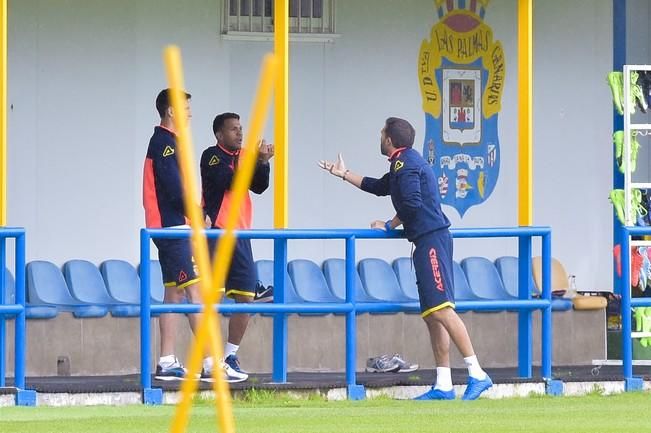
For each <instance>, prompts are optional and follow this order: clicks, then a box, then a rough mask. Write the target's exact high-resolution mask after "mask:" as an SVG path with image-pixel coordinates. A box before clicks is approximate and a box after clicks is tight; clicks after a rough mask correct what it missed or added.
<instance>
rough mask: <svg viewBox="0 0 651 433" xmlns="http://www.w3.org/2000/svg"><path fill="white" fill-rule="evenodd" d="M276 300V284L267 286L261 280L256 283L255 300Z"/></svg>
mask: <svg viewBox="0 0 651 433" xmlns="http://www.w3.org/2000/svg"><path fill="white" fill-rule="evenodd" d="M273 300H274V286H267V287H265V286H264V285H263V284H262V283H261V282H260V281H258V282H257V283H256V285H255V295H253V302H273Z"/></svg>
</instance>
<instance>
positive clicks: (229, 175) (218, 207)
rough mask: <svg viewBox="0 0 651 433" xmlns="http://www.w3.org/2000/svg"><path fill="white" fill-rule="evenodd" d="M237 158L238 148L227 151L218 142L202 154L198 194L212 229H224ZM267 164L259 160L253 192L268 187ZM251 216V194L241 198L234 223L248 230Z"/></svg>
mask: <svg viewBox="0 0 651 433" xmlns="http://www.w3.org/2000/svg"><path fill="white" fill-rule="evenodd" d="M239 159H240V151H239V150H237V151H229V150H226V149H224V148H223V147H221V146H219V145H215V146H210V147H209V148H207V149H206V150H204V151H203V154H202V155H201V189H202V192H201V196H202V201H203V209H204V213H205V214H206V215H208V216H209V217H210V219H211V221H212V226H213V227H214V228H224V226H225V222H226V215H227V214H228V210H229V208H230V206H231V185H232V183H233V178H234V177H235V170H236V169H237V166H238V163H239ZM269 173H270V167H269V164H268V163H267V164H263V163H261V162H259V161H258V163H257V165H256V167H255V171H254V173H253V179H252V180H251V186H250V187H249V189H250V190H251V191H252V192H254V193H255V194H262V193H263V192H264V191H265V190H266V189H267V188H268V187H269ZM252 219H253V206H252V203H251V197H250V196H249V195H247V196H246V197H244V202H243V203H242V207H241V208H240V214H239V215H238V220H237V226H236V228H239V229H250V228H251V222H252Z"/></svg>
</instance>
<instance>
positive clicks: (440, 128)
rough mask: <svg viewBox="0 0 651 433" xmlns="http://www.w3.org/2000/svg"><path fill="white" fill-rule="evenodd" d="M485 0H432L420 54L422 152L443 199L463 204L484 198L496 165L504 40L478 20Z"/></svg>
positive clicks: (465, 207)
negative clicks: (429, 22)
mask: <svg viewBox="0 0 651 433" xmlns="http://www.w3.org/2000/svg"><path fill="white" fill-rule="evenodd" d="M489 1H490V0H435V1H434V4H435V8H436V13H437V14H438V19H439V20H438V22H437V23H436V24H434V26H433V27H432V30H431V32H430V39H429V40H424V41H423V43H422V44H421V47H420V53H419V56H418V78H419V84H420V90H421V95H422V101H423V111H424V112H425V125H426V130H425V143H424V146H423V156H424V157H425V159H426V160H427V161H428V162H429V164H430V166H431V167H432V170H434V174H436V177H437V178H438V185H439V195H440V198H441V202H442V203H443V204H447V205H449V206H452V207H454V208H455V209H456V210H457V211H458V212H459V215H461V216H462V217H463V215H464V214H465V213H466V211H467V210H468V209H469V208H470V207H471V206H475V205H479V204H481V203H483V202H484V201H486V200H487V199H488V197H490V195H491V193H492V192H493V190H494V189H495V185H496V184H497V179H498V177H499V169H500V146H499V139H498V113H499V111H500V110H501V101H502V91H503V88H504V77H505V60H504V51H503V49H502V44H501V43H500V42H499V41H495V40H493V31H492V29H491V28H490V27H489V26H488V25H487V24H486V23H485V22H484V15H485V13H486V8H487V7H488V3H489Z"/></svg>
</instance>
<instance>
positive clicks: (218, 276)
mask: <svg viewBox="0 0 651 433" xmlns="http://www.w3.org/2000/svg"><path fill="white" fill-rule="evenodd" d="M165 60H166V65H167V68H168V71H173V70H175V64H178V65H180V55H179V53H178V49H175V48H168V49H167V50H166V52H165ZM276 69H277V66H276V64H275V58H274V57H273V56H265V59H264V61H263V67H262V71H261V77H260V83H259V87H258V94H257V97H256V100H255V102H254V108H253V113H252V116H251V128H250V131H249V133H248V134H247V136H246V140H245V148H246V149H248V150H247V151H246V152H244V155H243V158H242V162H241V165H240V167H239V168H238V171H237V173H236V175H235V179H234V183H233V202H232V206H231V208H230V209H229V213H228V214H227V217H226V227H225V228H224V229H225V232H224V234H223V235H222V237H220V239H219V242H218V245H217V254H216V256H215V262H214V265H215V266H214V272H212V274H211V273H210V272H209V271H208V272H202V270H201V269H202V267H205V268H209V266H208V264H207V246H206V241H205V236H204V234H203V227H202V224H203V222H202V219H201V215H200V214H198V211H199V208H198V206H197V205H196V204H195V203H194V202H193V201H192V197H195V196H196V189H195V188H194V180H193V179H194V173H193V171H192V168H191V167H192V165H191V163H192V154H191V153H190V152H187V153H186V152H180V153H186V156H187V159H186V158H185V157H184V158H181V159H180V160H179V161H180V163H181V164H183V165H185V164H189V168H188V170H183V169H182V175H183V181H184V184H185V185H186V187H187V186H188V185H191V186H190V187H189V188H186V190H185V200H186V208H188V207H193V208H194V209H195V210H196V212H195V211H192V212H190V211H189V210H188V214H189V215H190V220H191V224H192V228H193V240H194V239H195V238H194V235H195V233H198V234H199V237H198V238H197V240H195V242H194V246H195V251H196V250H197V249H198V250H201V252H200V253H199V254H200V259H199V260H198V262H197V263H198V265H199V267H200V269H199V272H200V275H201V276H202V278H201V289H202V298H203V302H204V314H203V317H202V319H201V320H200V324H199V328H198V330H197V335H196V338H195V341H194V344H193V347H192V348H191V351H190V356H189V364H188V377H194V376H195V375H196V374H197V373H198V370H199V368H200V365H201V358H202V350H203V348H204V347H205V345H206V339H208V343H209V345H210V353H211V355H212V356H213V358H214V359H215V360H220V359H222V358H223V351H222V349H221V347H222V343H221V334H219V333H218V332H216V329H217V327H218V325H219V324H218V321H217V318H216V315H215V312H214V306H215V303H216V302H217V301H218V298H219V293H220V292H218V291H217V290H215V288H217V287H224V282H225V280H226V270H227V269H228V268H229V264H230V262H231V259H232V255H233V249H234V245H235V236H234V233H233V230H234V229H235V225H236V222H237V216H238V214H239V210H240V209H241V206H242V202H243V200H244V198H245V194H246V193H247V191H248V188H249V185H250V183H251V178H252V177H253V171H254V170H255V164H256V160H257V155H258V146H257V142H258V140H259V138H260V137H261V136H262V129H263V127H264V123H265V120H266V115H267V111H268V106H269V103H270V100H271V95H272V93H273V87H272V84H273V79H274V75H275V73H276ZM177 70H178V72H176V73H169V72H168V74H169V75H170V82H171V83H175V84H176V86H173V85H170V87H171V88H174V89H182V88H183V81H182V78H181V79H180V80H179V79H176V80H175V79H174V77H175V74H180V66H178V67H177ZM176 93H177V97H178V98H179V99H181V98H182V97H183V95H182V93H181V92H176ZM173 102H174V101H173ZM181 109H182V108H174V111H175V112H182V111H179V110H181ZM184 121H185V118H184V120H183V122H184ZM177 132H179V131H177ZM181 141H184V142H185V144H183V145H181V146H180V148H184V146H188V147H189V148H190V149H191V144H189V142H188V141H187V140H182V139H181V137H180V136H179V142H181ZM195 222H196V224H195ZM204 259H205V260H204ZM217 265H219V266H217ZM211 288H212V289H211ZM213 379H214V388H213V389H214V391H215V395H216V396H217V399H216V404H217V410H218V414H219V415H220V416H219V422H220V424H219V426H220V431H221V432H223V433H231V432H234V430H235V425H234V421H233V416H232V404H231V398H230V392H229V390H228V385H227V384H226V382H225V381H224V378H223V376H222V371H221V369H220V368H218V367H217V365H215V368H213ZM196 389H197V382H196V381H193V380H188V381H185V382H184V383H183V384H182V386H181V393H182V395H181V401H180V402H179V406H178V409H177V412H176V414H175V417H174V420H173V421H172V432H173V433H181V432H185V430H186V428H187V425H188V416H189V412H190V408H191V404H192V400H191V398H192V395H193V394H194V393H195V392H196Z"/></svg>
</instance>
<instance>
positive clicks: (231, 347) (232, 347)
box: [224, 343, 240, 359]
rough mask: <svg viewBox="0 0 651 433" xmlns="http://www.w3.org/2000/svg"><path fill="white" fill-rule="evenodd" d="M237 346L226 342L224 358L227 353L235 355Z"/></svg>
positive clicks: (226, 356)
mask: <svg viewBox="0 0 651 433" xmlns="http://www.w3.org/2000/svg"><path fill="white" fill-rule="evenodd" d="M239 348H240V346H238V345H236V344H233V343H226V347H225V348H224V359H226V358H228V356H229V355H235V354H236V353H237V349H239Z"/></svg>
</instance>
